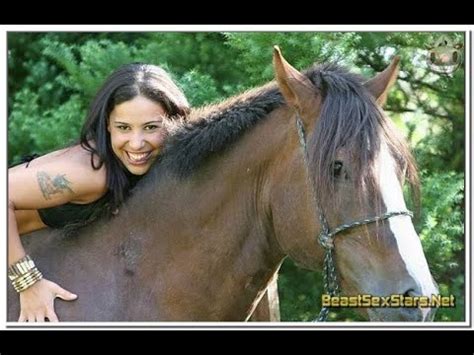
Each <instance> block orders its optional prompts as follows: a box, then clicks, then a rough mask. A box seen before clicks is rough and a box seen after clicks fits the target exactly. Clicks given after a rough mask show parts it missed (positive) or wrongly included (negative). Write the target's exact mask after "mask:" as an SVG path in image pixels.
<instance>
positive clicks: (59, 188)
mask: <svg viewBox="0 0 474 355" xmlns="http://www.w3.org/2000/svg"><path fill="white" fill-rule="evenodd" d="M36 176H37V178H38V183H39V186H40V189H41V192H42V193H43V196H44V198H45V199H46V200H49V199H51V195H54V194H57V193H64V191H69V192H72V193H74V191H73V190H72V189H71V187H70V186H71V182H70V181H68V180H67V179H66V177H65V176H66V175H65V174H63V175H61V174H58V175H56V176H55V177H51V176H50V175H49V174H48V173H46V172H44V171H39V172H38V173H37V174H36Z"/></svg>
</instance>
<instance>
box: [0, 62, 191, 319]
mask: <svg viewBox="0 0 474 355" xmlns="http://www.w3.org/2000/svg"><path fill="white" fill-rule="evenodd" d="M188 112H189V105H188V102H187V100H186V98H185V96H184V94H183V93H182V92H181V91H180V89H179V88H178V87H177V86H176V84H175V83H174V82H173V81H172V80H171V78H170V77H169V76H168V74H167V73H166V72H165V71H164V70H163V69H161V68H159V67H157V66H154V65H146V64H140V63H134V64H128V65H124V66H123V67H121V68H119V69H118V70H117V71H115V72H114V73H113V74H112V75H111V76H110V77H109V78H108V79H107V80H106V81H105V83H104V84H103V86H102V88H101V89H100V90H99V92H98V93H97V95H96V97H95V99H94V100H93V102H92V105H91V107H90V110H89V114H88V117H87V120H86V123H85V125H84V127H83V129H82V132H81V138H80V143H79V144H77V145H74V146H72V147H69V148H66V149H61V150H58V151H54V152H52V153H49V154H46V155H44V156H42V157H39V158H37V159H35V160H32V161H30V162H28V163H24V164H21V165H18V166H15V167H13V168H10V169H9V171H8V194H9V202H8V264H9V266H10V267H9V270H8V276H9V278H10V280H11V281H12V284H13V286H14V288H15V290H16V291H17V292H19V294H20V305H21V313H20V316H19V319H18V321H20V322H25V321H28V322H44V321H45V319H46V318H47V319H48V320H49V321H50V322H57V321H58V317H57V315H56V314H55V311H54V299H55V298H56V297H60V298H61V299H63V300H66V301H72V300H74V299H76V298H77V296H76V295H75V294H73V293H71V292H69V291H67V290H65V289H63V288H61V287H60V286H59V285H57V284H55V283H54V282H51V281H49V280H46V279H44V278H43V277H42V274H41V272H40V271H39V270H38V269H37V268H36V266H35V265H34V262H33V260H31V258H30V257H29V256H28V255H26V253H25V250H24V248H23V246H22V243H21V241H20V235H23V234H26V233H29V232H32V231H35V230H38V229H42V228H46V227H53V228H62V227H68V226H71V225H72V226H78V225H84V224H87V223H90V222H91V221H92V220H94V219H96V218H97V217H98V216H100V215H104V214H114V213H116V211H117V207H118V206H119V205H120V204H121V203H122V202H123V200H124V199H125V198H126V197H127V194H128V192H129V190H130V189H131V188H132V187H133V186H134V185H135V184H136V182H137V181H138V180H139V178H140V177H141V176H143V175H144V174H146V173H147V172H148V171H149V169H150V167H151V166H152V164H153V162H154V161H155V160H156V159H157V157H158V155H159V154H160V150H161V148H162V146H163V142H164V139H165V134H166V132H165V130H164V128H163V127H162V122H163V119H164V118H165V117H171V118H173V117H182V118H185V117H186V115H187V113H188Z"/></svg>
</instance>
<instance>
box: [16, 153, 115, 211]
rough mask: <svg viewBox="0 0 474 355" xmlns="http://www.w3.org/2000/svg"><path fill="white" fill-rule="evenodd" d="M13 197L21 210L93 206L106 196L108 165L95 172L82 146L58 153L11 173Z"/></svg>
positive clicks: (45, 156)
mask: <svg viewBox="0 0 474 355" xmlns="http://www.w3.org/2000/svg"><path fill="white" fill-rule="evenodd" d="M8 189H9V198H10V199H11V200H13V202H14V203H15V205H16V207H17V209H37V208H45V207H51V206H55V205H60V204H64V203H67V202H75V203H89V202H92V201H95V200H97V199H98V198H100V197H101V196H102V195H104V194H105V192H106V190H107V186H106V170H105V166H102V167H101V168H100V169H94V168H93V167H92V164H91V153H90V152H88V151H87V150H85V149H84V148H82V147H81V146H80V145H76V146H73V147H69V148H65V149H61V150H57V151H54V152H51V153H49V154H46V155H44V156H41V157H39V158H37V159H34V160H32V161H31V162H30V163H29V165H28V167H26V164H22V165H18V166H16V167H14V168H11V169H9V170H8Z"/></svg>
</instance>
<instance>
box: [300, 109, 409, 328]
mask: <svg viewBox="0 0 474 355" xmlns="http://www.w3.org/2000/svg"><path fill="white" fill-rule="evenodd" d="M296 127H297V129H298V137H299V140H300V146H301V148H302V150H303V160H304V163H305V166H307V167H309V165H308V160H309V159H308V150H307V147H306V139H305V132H304V127H303V122H302V121H301V119H300V117H299V115H296ZM307 180H308V182H309V185H310V186H311V192H312V195H313V196H312V197H313V200H314V203H315V205H316V208H317V210H318V217H319V222H320V225H321V232H320V234H319V238H317V239H318V241H319V243H320V244H321V245H322V247H323V248H324V250H325V255H324V268H323V279H324V290H325V293H326V294H328V295H329V296H331V297H333V296H336V295H338V294H339V282H338V280H337V271H336V263H335V262H334V237H335V236H336V235H337V234H338V233H340V232H342V231H344V230H346V229H351V228H354V227H359V226H362V225H366V224H371V223H375V222H378V221H382V220H385V219H389V218H390V217H394V216H409V217H413V213H412V212H411V211H408V210H407V211H392V212H386V213H384V214H382V215H380V216H375V217H370V218H366V219H363V220H361V221H354V222H351V223H346V224H342V225H340V226H339V227H336V228H334V229H333V231H332V232H331V231H330V228H329V223H328V222H327V220H326V217H325V216H324V213H323V211H322V209H321V207H320V206H319V204H318V201H317V199H316V192H315V191H314V185H313V183H312V182H311V177H310V175H309V171H308V174H307ZM328 315H329V308H328V307H322V308H321V311H320V312H319V315H318V317H317V318H316V319H315V320H314V322H324V321H326V320H327V317H328Z"/></svg>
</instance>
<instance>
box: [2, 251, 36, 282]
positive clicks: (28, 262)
mask: <svg viewBox="0 0 474 355" xmlns="http://www.w3.org/2000/svg"><path fill="white" fill-rule="evenodd" d="M34 268H35V263H34V261H33V260H32V259H31V257H30V256H29V255H25V256H24V257H23V258H21V259H20V260H18V261H17V262H16V263H13V264H12V265H11V266H10V267H9V268H8V278H9V279H10V280H11V281H13V280H15V279H16V278H18V277H20V276H22V275H23V274H26V273H27V272H28V271H30V270H32V269H34Z"/></svg>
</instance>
